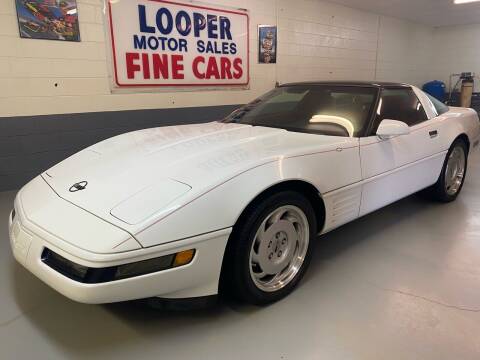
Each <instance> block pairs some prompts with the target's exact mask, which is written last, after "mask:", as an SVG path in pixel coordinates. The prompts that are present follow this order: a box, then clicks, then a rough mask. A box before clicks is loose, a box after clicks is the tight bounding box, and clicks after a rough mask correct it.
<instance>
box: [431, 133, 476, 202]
mask: <svg viewBox="0 0 480 360" xmlns="http://www.w3.org/2000/svg"><path fill="white" fill-rule="evenodd" d="M457 146H461V147H462V148H463V152H464V155H465V170H464V174H463V179H462V183H461V184H460V187H459V189H458V191H457V192H456V193H455V194H453V195H449V194H448V193H447V191H446V188H445V175H446V173H445V171H446V168H447V163H448V159H449V157H450V155H451V154H452V152H453V150H454V149H455V148H456V147H457ZM467 169H468V146H467V144H466V143H465V141H463V140H462V139H457V140H455V141H454V142H453V144H452V146H450V149H449V150H448V153H447V156H446V157H445V161H444V162H443V167H442V173H441V174H440V178H439V179H438V181H437V183H436V184H435V188H434V194H435V197H436V198H437V200H440V201H443V202H450V201H454V200H455V199H456V198H457V196H458V195H459V194H460V192H461V191H462V188H463V184H464V183H465V178H466V177H467Z"/></svg>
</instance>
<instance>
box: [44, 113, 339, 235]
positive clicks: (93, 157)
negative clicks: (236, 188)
mask: <svg viewBox="0 0 480 360" xmlns="http://www.w3.org/2000/svg"><path fill="white" fill-rule="evenodd" d="M343 141H345V139H344V138H340V137H331V136H321V135H311V134H301V133H294V132H288V131H286V130H282V129H275V128H267V127H257V126H250V125H241V124H225V123H219V122H213V123H206V124H196V125H183V126H170V127H161V128H153V129H145V130H140V131H135V132H131V133H126V134H123V135H119V136H116V137H113V138H111V139H107V140H105V141H102V142H100V143H98V144H95V145H93V146H91V147H89V148H86V149H84V150H82V151H80V152H79V153H77V154H75V155H73V156H71V157H69V158H68V159H66V160H64V161H62V162H60V163H59V164H57V165H55V166H54V167H52V168H51V169H49V170H47V171H46V172H45V173H43V174H42V176H43V178H44V179H45V181H46V182H47V183H48V184H49V185H50V187H51V188H52V189H53V190H54V191H55V192H56V193H57V194H58V195H59V196H60V197H62V198H64V199H65V200H67V201H69V202H71V203H73V204H75V205H77V206H79V207H81V208H83V209H85V210H87V211H89V212H91V213H93V214H95V215H97V216H99V217H102V218H104V219H108V220H109V221H110V222H112V223H115V224H116V225H117V226H120V227H122V228H124V229H125V230H127V231H129V232H131V233H133V234H134V233H135V231H136V230H139V229H141V228H143V227H145V226H147V225H148V224H149V222H153V221H155V219H158V218H159V217H160V216H162V214H165V213H167V212H172V211H174V210H175V209H177V208H179V207H181V206H184V205H185V204H186V203H188V202H189V201H192V199H194V198H195V197H197V196H200V195H201V194H203V193H205V192H207V191H209V190H210V189H212V188H214V187H215V186H218V185H219V184H221V183H222V182H225V181H228V179H231V178H232V177H235V176H236V175H239V174H240V173H242V172H244V171H246V170H248V169H251V168H253V167H255V166H260V165H262V164H265V163H267V162H270V161H273V160H275V159H278V158H279V157H282V156H283V157H285V156H291V155H300V154H305V153H308V152H312V151H328V150H334V149H335V148H336V147H338V146H339V144H341V143H342V142H343ZM78 183H79V184H80V186H76V187H75V186H74V184H78ZM83 187H85V188H84V189H82V188H83Z"/></svg>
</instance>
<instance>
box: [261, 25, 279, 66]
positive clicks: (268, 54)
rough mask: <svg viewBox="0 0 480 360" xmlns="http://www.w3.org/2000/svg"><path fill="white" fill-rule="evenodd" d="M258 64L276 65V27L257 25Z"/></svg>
mask: <svg viewBox="0 0 480 360" xmlns="http://www.w3.org/2000/svg"><path fill="white" fill-rule="evenodd" d="M258 62H259V63H260V64H276V63H277V27H276V26H273V25H258Z"/></svg>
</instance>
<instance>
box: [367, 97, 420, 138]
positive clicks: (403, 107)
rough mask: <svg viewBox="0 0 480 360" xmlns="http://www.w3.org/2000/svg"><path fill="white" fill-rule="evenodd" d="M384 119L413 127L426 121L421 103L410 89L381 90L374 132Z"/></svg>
mask: <svg viewBox="0 0 480 360" xmlns="http://www.w3.org/2000/svg"><path fill="white" fill-rule="evenodd" d="M384 119H391V120H399V121H403V122H405V123H406V124H407V125H408V126H413V125H416V124H419V123H421V122H422V121H426V120H427V115H426V114H425V110H424V109H423V106H422V103H421V102H420V100H418V98H417V96H416V95H415V93H414V92H413V90H412V89H407V88H405V89H383V90H382V93H381V95H380V102H379V104H378V109H377V115H376V119H375V126H374V129H373V130H374V132H375V131H376V130H377V127H378V125H379V124H380V122H381V121H382V120H384Z"/></svg>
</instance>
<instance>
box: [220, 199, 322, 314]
mask: <svg viewBox="0 0 480 360" xmlns="http://www.w3.org/2000/svg"><path fill="white" fill-rule="evenodd" d="M316 236H317V222H316V217H315V212H314V210H313V208H312V205H311V203H310V202H309V201H308V199H307V198H306V197H305V196H303V195H302V194H300V193H297V192H293V191H282V192H279V193H276V194H274V195H272V196H270V197H268V198H266V199H263V200H260V201H259V202H258V203H255V204H253V206H250V207H249V208H248V209H247V210H246V212H245V213H244V214H243V215H242V216H241V218H240V219H239V221H238V223H237V224H236V225H235V226H234V228H233V232H232V235H231V237H230V240H229V244H228V247H227V252H226V258H225V260H224V264H225V266H224V269H223V271H222V278H223V281H222V283H224V284H226V288H227V290H228V291H229V293H230V294H232V295H234V297H236V298H237V299H238V300H240V301H243V302H247V303H250V304H255V305H265V304H269V303H272V302H275V301H278V300H280V299H282V298H283V297H285V296H287V295H288V294H289V293H290V292H292V290H293V289H294V288H295V287H296V286H297V285H298V283H299V282H300V280H301V279H302V277H303V275H304V274H305V271H306V270H307V267H308V265H309V263H310V259H311V256H312V249H313V244H314V242H315V239H316ZM284 266H285V267H284ZM282 269H283V270H282ZM274 274H276V275H274Z"/></svg>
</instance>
